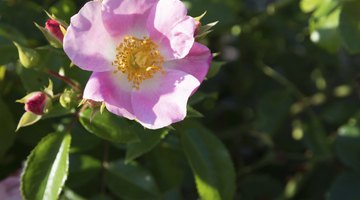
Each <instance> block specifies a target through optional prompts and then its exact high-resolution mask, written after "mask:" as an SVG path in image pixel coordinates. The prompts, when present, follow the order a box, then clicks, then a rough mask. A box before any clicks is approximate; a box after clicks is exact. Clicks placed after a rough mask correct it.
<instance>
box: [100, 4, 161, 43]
mask: <svg viewBox="0 0 360 200" xmlns="http://www.w3.org/2000/svg"><path fill="white" fill-rule="evenodd" d="M157 1H158V0H130V1H125V0H104V1H103V8H104V9H103V13H102V17H103V22H104V25H105V27H106V29H107V30H108V32H109V33H110V34H111V35H112V37H115V38H118V39H119V38H121V37H122V36H124V35H131V36H134V37H138V38H142V37H144V36H147V35H148V34H147V30H146V20H147V18H148V15H149V12H150V8H151V7H152V6H154V5H155V3H156V2H157Z"/></svg>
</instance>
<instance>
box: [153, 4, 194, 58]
mask: <svg viewBox="0 0 360 200" xmlns="http://www.w3.org/2000/svg"><path fill="white" fill-rule="evenodd" d="M147 28H148V31H149V34H150V38H151V39H153V40H154V41H155V42H156V43H158V44H159V48H160V52H161V54H162V55H163V56H164V57H165V60H171V59H179V58H183V57H185V56H186V55H187V54H188V53H189V51H190V49H191V47H192V46H193V43H194V31H195V28H196V25H195V20H194V19H193V18H192V17H189V16H187V10H186V8H185V5H184V4H183V3H182V2H181V1H179V0H159V2H158V3H157V4H156V6H154V7H153V8H152V10H151V12H150V15H149V19H148V21H147Z"/></svg>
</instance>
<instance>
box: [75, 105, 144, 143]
mask: <svg viewBox="0 0 360 200" xmlns="http://www.w3.org/2000/svg"><path fill="white" fill-rule="evenodd" d="M91 113H92V111H91V110H90V109H87V110H85V111H83V112H81V113H80V122H81V124H82V125H83V126H84V128H85V129H86V130H88V131H89V132H91V133H93V134H95V135H96V136H98V137H101V138H103V139H106V140H109V141H111V142H118V143H127V142H134V141H138V137H137V135H136V133H135V132H134V130H133V129H132V127H131V124H130V123H129V122H128V121H126V119H124V118H120V117H118V116H115V115H113V114H111V113H109V112H108V111H104V112H103V113H102V114H100V113H97V114H96V115H95V117H94V118H93V119H92V120H91Z"/></svg>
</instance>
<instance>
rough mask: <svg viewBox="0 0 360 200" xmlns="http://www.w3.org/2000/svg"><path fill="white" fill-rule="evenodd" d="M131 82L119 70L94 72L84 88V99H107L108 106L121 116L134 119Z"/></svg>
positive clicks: (106, 104)
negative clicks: (115, 71)
mask: <svg viewBox="0 0 360 200" xmlns="http://www.w3.org/2000/svg"><path fill="white" fill-rule="evenodd" d="M132 90H133V88H132V85H131V83H130V82H129V81H128V80H127V78H126V76H125V75H123V74H122V73H120V72H118V73H116V74H114V73H113V72H94V73H93V74H92V75H91V77H90V79H89V81H88V83H87V84H86V87H85V90H84V95H83V98H84V99H91V100H94V101H105V106H106V108H107V109H108V110H109V111H110V112H112V113H114V114H116V115H119V116H124V117H126V118H128V119H134V118H135V117H134V115H133V109H132V105H131V91H132Z"/></svg>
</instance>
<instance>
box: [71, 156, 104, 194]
mask: <svg viewBox="0 0 360 200" xmlns="http://www.w3.org/2000/svg"><path fill="white" fill-rule="evenodd" d="M100 169H101V163H100V161H99V160H96V159H95V158H93V157H91V156H87V155H76V154H75V155H71V156H70V168H69V178H68V180H67V181H66V185H67V186H69V187H71V188H75V187H78V186H81V185H83V184H85V183H87V182H89V181H90V180H92V179H94V178H95V177H97V176H98V174H99V173H100Z"/></svg>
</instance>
